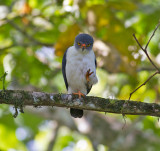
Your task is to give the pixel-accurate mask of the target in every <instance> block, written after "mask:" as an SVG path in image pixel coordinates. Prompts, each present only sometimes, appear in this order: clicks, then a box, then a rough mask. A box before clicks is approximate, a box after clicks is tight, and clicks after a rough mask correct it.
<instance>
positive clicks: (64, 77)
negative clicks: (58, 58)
mask: <svg viewBox="0 0 160 151" xmlns="http://www.w3.org/2000/svg"><path fill="white" fill-rule="evenodd" d="M67 50H68V49H67ZM67 50H66V51H65V53H64V56H63V60H62V73H63V79H64V82H65V85H66V88H67V90H68V82H67V77H66V63H67Z"/></svg>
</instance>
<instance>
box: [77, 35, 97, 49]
mask: <svg viewBox="0 0 160 151" xmlns="http://www.w3.org/2000/svg"><path fill="white" fill-rule="evenodd" d="M93 42H94V41H93V38H92V37H91V36H90V35H88V34H79V35H77V36H76V38H75V41H74V46H75V47H76V49H77V50H81V51H84V50H87V51H89V50H91V49H92V47H93Z"/></svg>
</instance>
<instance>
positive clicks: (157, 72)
mask: <svg viewBox="0 0 160 151" xmlns="http://www.w3.org/2000/svg"><path fill="white" fill-rule="evenodd" d="M159 26H160V23H159V24H158V25H157V26H156V28H155V29H154V31H153V33H152V35H151V36H150V38H149V40H148V42H147V44H146V46H145V48H143V47H142V46H141V44H140V43H139V41H138V39H137V38H136V36H135V34H133V37H134V39H135V40H136V42H137V43H138V45H139V47H140V48H141V49H142V50H143V52H144V53H145V54H146V56H147V58H148V59H149V61H150V62H151V64H152V65H153V66H154V67H155V69H156V70H157V71H156V72H155V73H154V74H152V75H151V76H150V77H149V78H148V79H147V80H146V81H145V82H144V83H143V84H141V85H140V86H139V87H137V88H136V89H135V90H134V91H133V92H131V93H130V95H129V100H130V98H131V96H132V94H133V93H134V92H136V91H137V90H138V89H139V88H141V87H142V86H143V85H145V84H146V83H147V82H148V81H149V80H150V79H152V78H153V77H154V76H155V75H156V74H160V69H159V68H158V67H157V66H156V65H155V64H154V62H153V61H152V59H151V58H150V56H149V55H148V52H147V47H148V45H149V43H150V41H151V39H152V38H153V36H154V35H155V32H156V31H157V29H158V27H159Z"/></svg>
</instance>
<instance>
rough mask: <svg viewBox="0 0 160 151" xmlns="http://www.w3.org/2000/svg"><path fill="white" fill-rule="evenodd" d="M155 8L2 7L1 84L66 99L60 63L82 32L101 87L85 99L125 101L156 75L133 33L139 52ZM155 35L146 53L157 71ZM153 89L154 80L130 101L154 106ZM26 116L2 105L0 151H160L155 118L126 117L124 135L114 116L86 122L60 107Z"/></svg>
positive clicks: (132, 4) (145, 4) (111, 4)
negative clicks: (86, 36) (91, 47)
mask: <svg viewBox="0 0 160 151" xmlns="http://www.w3.org/2000/svg"><path fill="white" fill-rule="evenodd" d="M159 7H160V1H158V0H154V1H150V0H130V1H128V0H121V1H119V0H108V1H105V0H99V1H98V0H92V1H91V0H86V1H84V0H60V1H56V0H46V1H43V0H26V1H25V0H18V1H15V0H14V1H11V0H5V1H4V0H0V77H1V76H3V74H4V72H7V73H8V75H7V77H6V83H5V87H6V88H8V89H24V90H30V91H33V90H34V91H45V92H66V90H65V86H64V82H63V78H62V74H61V61H62V56H63V53H64V51H65V50H66V49H67V48H68V47H69V46H70V45H72V44H73V42H74V38H75V36H76V35H77V34H78V33H80V32H85V33H89V34H91V35H92V36H93V37H94V40H95V45H94V50H95V53H96V56H97V62H98V69H97V74H98V78H99V83H98V84H97V85H96V86H94V87H93V89H92V91H91V93H90V95H96V96H101V97H111V98H112V97H113V98H115V97H116V98H119V99H128V97H129V93H130V92H131V91H132V90H134V89H135V88H136V87H137V86H139V85H140V84H142V83H143V82H144V81H145V80H146V79H147V78H148V77H149V76H150V75H151V74H152V72H154V68H153V66H152V65H151V64H150V62H149V61H148V60H147V58H146V56H145V55H144V53H143V52H142V51H141V50H140V48H139V46H138V45H137V43H136V42H135V40H134V38H133V36H132V34H133V33H135V34H136V36H137V37H138V40H139V42H140V43H141V44H142V45H145V44H146V42H147V41H148V38H149V37H150V35H151V33H152V32H153V30H154V28H155V27H156V25H157V24H158V22H159V14H160V9H159ZM159 34H160V31H159V30H157V32H156V34H155V36H154V37H153V39H152V41H151V42H150V45H149V47H148V52H149V55H150V56H151V58H152V59H153V61H154V62H155V63H156V64H157V65H159V64H160V61H159V60H160V58H159V57H160V52H159V46H160V45H159V43H160V38H159ZM159 85H160V80H159V78H158V75H157V76H156V77H154V78H153V79H152V80H151V81H150V82H149V83H147V85H145V86H143V87H142V88H140V89H139V90H138V91H137V92H136V93H134V94H133V96H132V100H138V101H143V102H156V103H158V102H159V100H160V95H159V93H160V87H159ZM0 89H3V84H2V81H0ZM24 111H25V113H24V114H20V115H19V116H18V117H17V118H16V119H14V118H13V117H12V114H13V113H14V109H13V107H8V106H6V105H0V150H9V149H15V150H40V149H41V150H55V151H58V150H63V151H66V150H76V151H80V150H81V151H82V150H96V149H97V150H100V151H104V150H108V151H109V150H114V151H118V150H119V148H121V150H123V151H127V150H131V151H132V150H137V151H141V150H154V151H158V150H159V148H160V145H159V141H160V133H159V130H160V123H159V122H158V121H157V118H152V117H138V116H127V119H126V120H127V124H126V126H125V128H124V129H123V130H122V129H121V128H122V127H123V118H122V117H121V116H117V115H114V114H109V115H108V114H107V117H106V115H102V114H99V113H92V112H87V113H86V116H85V118H84V119H81V120H74V119H71V118H70V115H69V112H68V111H66V110H64V109H63V110H62V109H59V108H58V109H55V108H54V109H51V108H36V109H35V108H29V107H27V108H26V109H24ZM93 117H94V118H93ZM99 119H100V120H101V121H99ZM104 119H105V120H104ZM97 121H99V122H97ZM102 121H103V122H102ZM97 125H98V127H97ZM94 132H95V134H93V133H94ZM22 135H23V137H22ZM104 140H105V141H104Z"/></svg>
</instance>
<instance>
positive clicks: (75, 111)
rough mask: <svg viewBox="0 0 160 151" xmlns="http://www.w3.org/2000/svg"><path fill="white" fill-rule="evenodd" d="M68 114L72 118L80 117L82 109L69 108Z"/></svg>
mask: <svg viewBox="0 0 160 151" xmlns="http://www.w3.org/2000/svg"><path fill="white" fill-rule="evenodd" d="M70 114H71V116H73V117H74V118H81V117H82V116H83V110H80V109H73V108H70Z"/></svg>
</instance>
